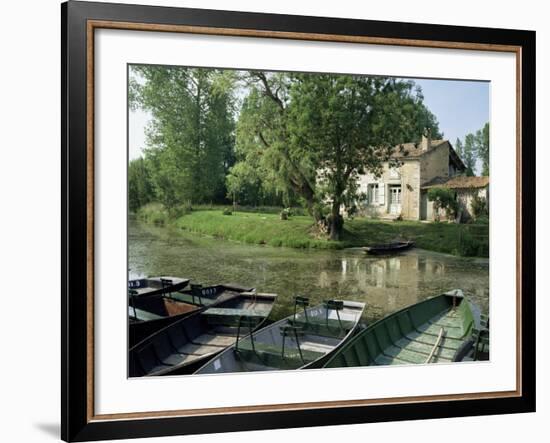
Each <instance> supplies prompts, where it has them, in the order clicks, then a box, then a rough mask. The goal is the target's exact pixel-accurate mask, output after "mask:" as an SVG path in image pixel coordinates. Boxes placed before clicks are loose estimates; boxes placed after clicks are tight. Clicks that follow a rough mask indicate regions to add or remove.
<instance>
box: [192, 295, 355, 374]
mask: <svg viewBox="0 0 550 443" xmlns="http://www.w3.org/2000/svg"><path fill="white" fill-rule="evenodd" d="M308 305H309V300H308V299H307V298H305V297H296V299H295V306H294V314H293V315H291V316H289V317H286V318H284V319H282V320H280V321H278V322H276V323H273V324H272V325H269V326H266V327H265V328H263V329H261V330H259V331H257V332H254V333H252V334H250V335H249V336H247V337H244V338H242V339H240V340H238V341H237V342H236V343H235V344H234V345H233V346H231V347H230V348H228V349H226V350H225V351H224V352H222V353H221V354H220V355H219V356H217V357H215V358H213V359H212V360H211V361H209V362H208V363H207V364H206V365H204V366H203V367H202V368H200V369H199V370H198V371H197V372H196V374H220V373H231V372H248V371H270V370H286V369H305V368H308V367H310V366H311V365H312V364H313V363H315V362H322V361H324V360H325V359H326V358H328V356H329V355H330V354H331V353H332V352H334V350H336V349H337V348H338V347H339V346H340V345H341V344H342V343H343V342H344V341H345V340H346V339H347V338H348V337H350V336H351V335H352V334H353V332H354V331H355V329H356V327H357V324H358V322H359V320H360V318H361V315H362V313H363V310H364V309H365V304H364V303H359V302H352V301H343V300H329V301H327V302H325V303H323V304H321V305H318V306H315V307H311V308H309V307H308ZM300 310H301V311H300Z"/></svg>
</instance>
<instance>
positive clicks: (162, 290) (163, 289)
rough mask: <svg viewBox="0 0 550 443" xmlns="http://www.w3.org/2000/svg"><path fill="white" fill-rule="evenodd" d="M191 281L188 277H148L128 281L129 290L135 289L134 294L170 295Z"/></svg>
mask: <svg viewBox="0 0 550 443" xmlns="http://www.w3.org/2000/svg"><path fill="white" fill-rule="evenodd" d="M188 283H189V279H188V278H180V277H169V276H162V277H148V278H138V279H135V280H129V281H128V290H131V291H133V296H135V297H141V296H146V295H147V296H149V295H158V294H163V295H168V294H170V293H173V292H176V291H180V290H182V289H184V288H185V287H186V286H187V284H188Z"/></svg>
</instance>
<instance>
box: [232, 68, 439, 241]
mask: <svg viewBox="0 0 550 443" xmlns="http://www.w3.org/2000/svg"><path fill="white" fill-rule="evenodd" d="M247 82H248V83H247V84H248V88H249V91H250V92H249V95H248V97H247V98H246V99H245V101H244V104H243V107H242V110H241V114H240V117H239V122H238V127H237V156H238V160H240V161H241V162H246V163H247V164H249V165H250V164H253V165H254V167H253V171H255V172H256V174H257V177H255V178H256V179H258V178H259V179H261V180H262V183H264V186H266V187H267V186H274V187H276V188H278V189H281V190H284V191H285V192H287V193H292V194H295V195H297V196H299V197H300V198H301V199H302V200H303V202H304V203H305V205H306V207H307V208H308V209H309V211H310V213H311V215H312V216H313V217H314V218H315V219H316V220H320V219H321V218H322V217H323V213H322V211H321V210H320V208H321V207H322V206H324V205H326V204H329V205H330V214H329V216H328V224H329V232H330V237H331V239H334V240H338V239H340V236H341V233H342V228H343V218H342V216H341V213H340V211H341V207H342V205H343V204H346V205H348V206H350V205H351V204H352V203H353V202H354V201H355V200H356V199H357V197H358V183H357V182H358V177H359V175H360V174H363V173H365V172H373V173H375V174H376V173H380V172H381V167H382V163H383V162H384V161H387V160H388V159H389V158H390V154H391V153H392V150H393V147H394V146H396V145H398V144H399V143H404V142H409V141H416V140H418V139H419V138H420V135H421V134H422V131H423V130H424V128H431V131H432V136H433V137H435V138H437V137H439V136H441V134H439V130H438V124H437V120H436V119H435V117H434V115H433V114H432V113H431V112H430V111H429V110H428V109H427V108H426V107H425V106H424V104H423V97H422V94H421V91H420V90H419V89H417V88H416V87H415V84H414V83H413V82H408V81H399V80H396V79H393V78H382V77H366V76H351V75H333V74H292V75H291V74H281V73H277V74H266V73H261V72H252V73H250V74H249V76H248V77H247ZM238 165H239V164H237V165H236V167H235V168H234V169H233V170H232V174H234V173H238V172H239V168H238Z"/></svg>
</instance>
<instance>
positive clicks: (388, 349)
mask: <svg viewBox="0 0 550 443" xmlns="http://www.w3.org/2000/svg"><path fill="white" fill-rule="evenodd" d="M479 318H480V315H479V309H478V308H477V307H476V306H475V305H474V304H473V303H471V302H470V301H469V300H468V299H467V298H465V297H464V295H463V293H462V291H460V290H453V291H449V292H447V293H445V294H442V295H439V296H436V297H433V298H430V299H427V300H423V301H421V302H419V303H416V304H414V305H411V306H409V307H406V308H404V309H402V310H400V311H397V312H395V313H393V314H390V315H389V316H387V317H384V318H383V319H381V320H379V321H377V322H376V323H373V324H372V325H371V326H369V327H368V328H366V329H365V330H363V331H361V332H360V333H359V334H357V335H356V336H355V337H353V338H352V339H351V340H350V341H349V342H347V343H346V344H345V345H344V346H342V347H341V348H340V349H339V350H338V351H337V352H335V353H334V355H333V356H332V357H331V358H330V359H329V360H328V361H327V362H326V364H325V365H324V367H329V368H336V367H349V366H377V365H397V364H419V363H450V362H453V361H460V360H462V359H463V358H464V357H465V356H466V355H467V352H468V351H470V350H471V348H472V344H473V340H472V334H473V332H474V331H475V330H476V328H479Z"/></svg>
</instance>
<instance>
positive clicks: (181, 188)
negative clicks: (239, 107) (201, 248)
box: [129, 65, 235, 208]
mask: <svg viewBox="0 0 550 443" xmlns="http://www.w3.org/2000/svg"><path fill="white" fill-rule="evenodd" d="M228 72H229V71H223V72H222V71H219V70H214V69H201V68H181V67H171V66H150V65H134V66H132V67H131V70H130V86H129V89H130V91H129V97H130V104H131V106H132V107H134V108H141V109H144V110H147V111H149V112H150V113H151V115H152V117H153V120H152V123H151V124H150V125H149V127H148V128H147V134H146V135H147V145H148V149H147V150H146V151H145V159H146V161H147V162H148V164H149V165H150V168H149V171H150V179H151V184H152V187H153V189H154V192H155V196H156V198H157V199H158V200H159V201H161V202H162V203H163V204H164V205H165V207H167V208H173V207H175V206H177V205H180V204H182V203H184V202H187V201H194V202H207V201H211V200H216V199H217V200H223V199H224V198H225V194H226V189H225V174H226V172H227V168H228V167H229V166H230V164H231V163H232V161H233V159H232V156H233V150H232V149H233V144H234V141H233V137H234V135H233V130H234V124H235V123H234V119H233V113H234V109H233V104H234V103H233V94H232V79H231V78H230V77H229V76H228V75H229V74H228Z"/></svg>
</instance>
